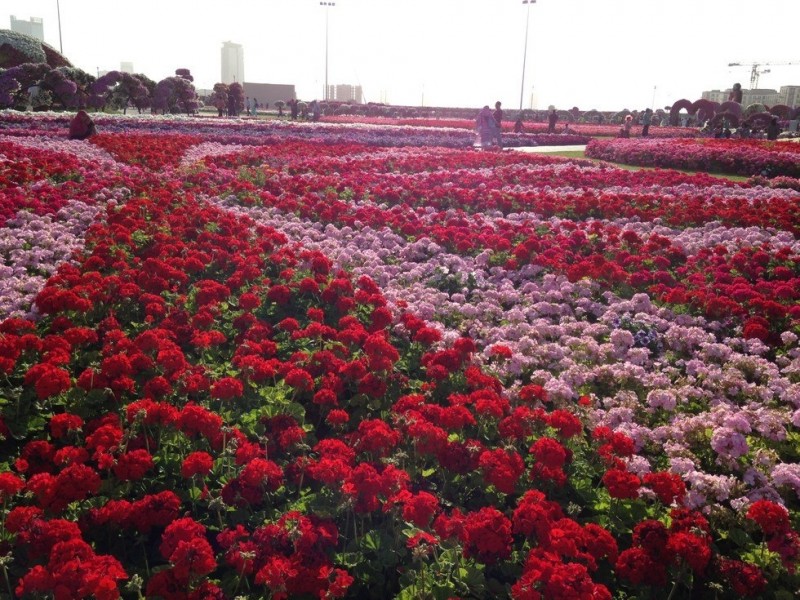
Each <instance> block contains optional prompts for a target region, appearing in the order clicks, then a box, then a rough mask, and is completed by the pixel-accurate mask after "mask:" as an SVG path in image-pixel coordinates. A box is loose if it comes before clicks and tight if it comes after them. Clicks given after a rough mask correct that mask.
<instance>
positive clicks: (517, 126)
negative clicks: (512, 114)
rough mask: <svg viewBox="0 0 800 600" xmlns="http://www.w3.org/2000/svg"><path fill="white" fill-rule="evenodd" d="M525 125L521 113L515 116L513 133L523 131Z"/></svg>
mask: <svg viewBox="0 0 800 600" xmlns="http://www.w3.org/2000/svg"><path fill="white" fill-rule="evenodd" d="M524 132H525V126H524V125H523V123H522V115H518V116H517V120H516V121H514V133H524Z"/></svg>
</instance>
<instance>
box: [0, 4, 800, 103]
mask: <svg viewBox="0 0 800 600" xmlns="http://www.w3.org/2000/svg"><path fill="white" fill-rule="evenodd" d="M334 1H335V5H334V6H330V7H324V6H321V5H320V2H319V0H280V1H279V0H218V1H216V2H213V1H211V0H135V1H134V2H125V3H121V2H120V3H118V2H113V1H110V0H0V7H2V8H3V9H5V10H2V9H0V18H2V19H4V22H3V23H0V28H9V27H10V16H11V15H14V16H16V17H17V18H18V19H28V18H30V17H40V18H42V19H43V20H44V36H45V41H46V42H47V43H49V44H50V45H51V46H53V47H55V48H59V46H60V45H61V47H63V52H64V54H65V55H66V57H67V58H68V59H69V60H70V61H71V62H72V63H73V64H74V65H75V66H77V67H80V68H82V69H83V70H85V71H87V72H89V73H92V74H96V73H97V71H98V70H100V71H108V70H114V69H119V68H120V62H122V61H126V62H132V63H133V66H134V71H135V72H139V73H144V74H145V75H147V76H148V77H150V78H151V79H154V80H156V81H158V80H160V79H163V78H164V77H167V76H170V75H173V74H174V72H175V69H178V68H188V69H190V71H191V73H192V75H193V76H194V79H195V86H196V87H198V88H206V89H210V88H212V87H213V85H214V84H215V83H217V82H219V81H220V79H221V74H220V50H221V48H222V43H223V42H226V41H230V42H234V43H237V44H242V46H243V49H244V71H245V80H246V81H249V82H257V83H281V84H294V85H295V89H296V92H297V95H298V97H299V98H300V99H303V100H313V99H314V98H322V96H323V90H324V83H325V77H326V66H325V64H326V55H327V59H328V67H327V78H328V82H329V83H330V84H350V85H361V86H362V89H363V93H364V100H365V101H367V102H386V103H389V104H395V105H412V106H458V107H472V106H475V107H477V108H480V107H481V106H483V105H485V104H490V105H494V103H495V101H498V100H499V101H501V102H502V103H503V106H504V107H505V108H507V109H516V108H519V107H520V103H522V106H523V107H524V108H530V107H532V108H539V109H543V108H547V107H549V106H551V105H552V106H556V107H557V108H559V109H562V108H564V109H568V108H572V107H573V106H577V107H578V108H579V109H581V110H589V109H597V110H622V109H625V108H627V109H630V110H641V109H643V108H646V107H652V108H663V107H664V106H667V105H671V104H672V103H674V102H675V101H677V100H679V99H681V98H687V99H689V100H697V99H698V98H700V95H701V93H702V92H703V91H704V90H711V89H723V90H724V89H727V88H730V87H731V86H732V85H733V83H735V82H741V83H742V87H743V88H748V87H749V85H750V71H751V66H752V64H753V63H758V64H760V65H762V66H761V67H760V69H761V70H762V71H766V70H769V72H768V73H767V72H763V73H762V74H761V76H760V80H759V85H758V87H760V88H773V89H778V88H779V87H780V86H782V85H800V44H798V42H797V38H796V25H793V26H792V27H788V26H787V27H785V28H784V27H783V26H782V23H783V22H784V19H786V20H787V21H790V22H791V23H793V24H796V23H797V16H798V13H797V8H798V5H800V0H759V2H754V1H753V0H669V1H668V2H665V1H664V0H536V2H535V3H533V4H523V2H522V0H334ZM59 10H60V15H61V39H60V40H59V27H58V23H59V19H58V11H59ZM3 12H5V13H6V14H5V15H4V14H3ZM326 20H327V23H326ZM526 29H527V52H526V43H525V36H526ZM326 31H327V36H326ZM793 33H794V35H793ZM326 38H327V42H326ZM523 59H524V60H525V69H524V81H523ZM733 62H735V63H741V64H742V65H743V66H740V67H729V66H728V64H729V63H733ZM779 63H792V64H791V65H781V64H779Z"/></svg>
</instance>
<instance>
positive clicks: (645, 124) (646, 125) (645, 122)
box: [642, 108, 653, 137]
mask: <svg viewBox="0 0 800 600" xmlns="http://www.w3.org/2000/svg"><path fill="white" fill-rule="evenodd" d="M652 120H653V109H651V108H646V109H645V111H644V115H643V116H642V137H647V136H648V135H650V122H651V121H652Z"/></svg>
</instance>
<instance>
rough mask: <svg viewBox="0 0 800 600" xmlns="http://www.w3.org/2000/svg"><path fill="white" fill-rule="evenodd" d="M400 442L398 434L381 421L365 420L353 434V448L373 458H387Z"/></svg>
mask: <svg viewBox="0 0 800 600" xmlns="http://www.w3.org/2000/svg"><path fill="white" fill-rule="evenodd" d="M399 442H400V433H399V432H397V431H395V430H394V429H392V428H391V427H390V426H389V425H388V424H387V423H386V421H382V420H381V419H367V420H364V421H361V423H359V424H358V429H357V430H356V431H355V432H354V433H353V448H355V449H356V450H358V451H359V452H370V453H372V454H374V455H375V456H380V457H382V456H388V455H389V454H390V453H391V451H392V450H393V449H394V447H395V446H397V444H398V443H399Z"/></svg>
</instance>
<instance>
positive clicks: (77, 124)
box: [69, 110, 97, 140]
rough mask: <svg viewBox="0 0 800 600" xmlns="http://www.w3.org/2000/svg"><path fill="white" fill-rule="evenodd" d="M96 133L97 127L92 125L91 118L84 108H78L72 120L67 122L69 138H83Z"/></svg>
mask: <svg viewBox="0 0 800 600" xmlns="http://www.w3.org/2000/svg"><path fill="white" fill-rule="evenodd" d="M96 133H97V129H96V128H95V126H94V121H92V118H91V117H90V116H89V115H88V114H87V113H86V111H85V110H79V111H78V114H76V115H75V117H74V118H73V119H72V122H71V123H70V124H69V139H71V140H85V139H86V138H88V137H90V136H92V135H94V134H96Z"/></svg>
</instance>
